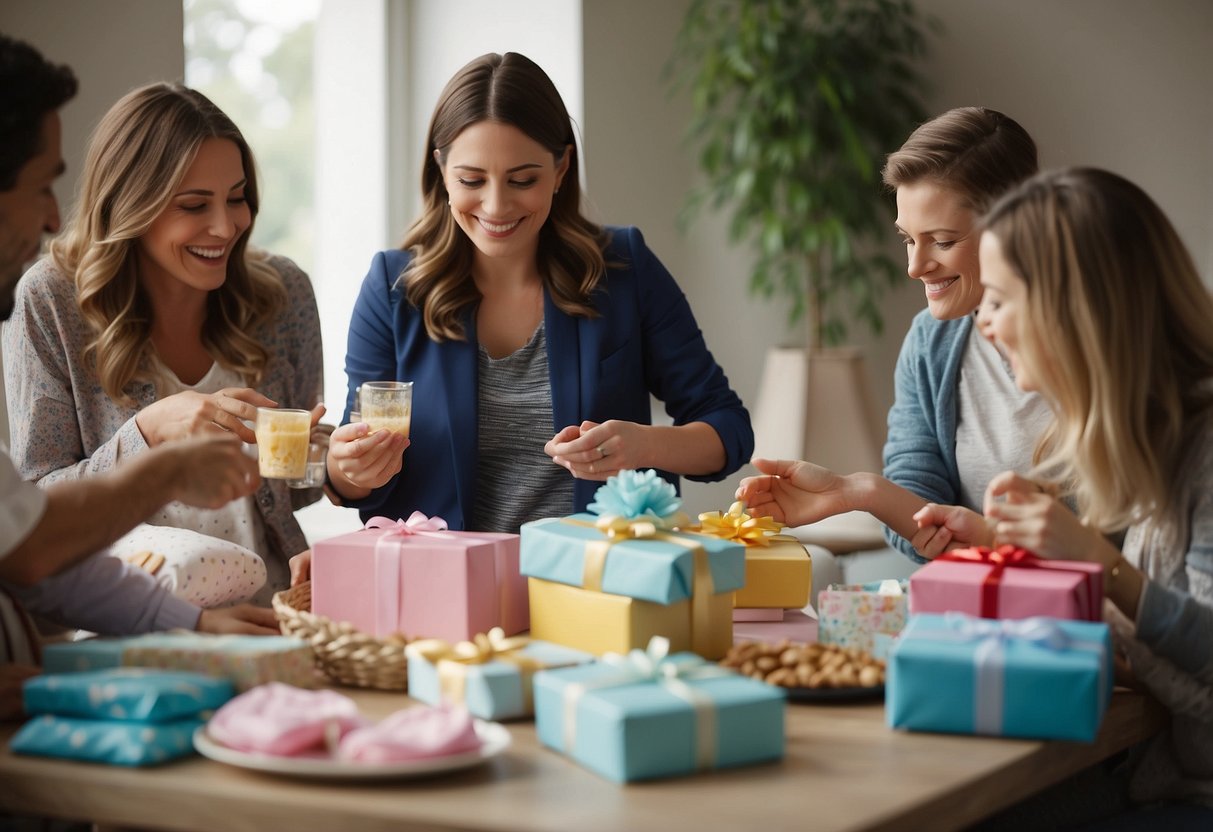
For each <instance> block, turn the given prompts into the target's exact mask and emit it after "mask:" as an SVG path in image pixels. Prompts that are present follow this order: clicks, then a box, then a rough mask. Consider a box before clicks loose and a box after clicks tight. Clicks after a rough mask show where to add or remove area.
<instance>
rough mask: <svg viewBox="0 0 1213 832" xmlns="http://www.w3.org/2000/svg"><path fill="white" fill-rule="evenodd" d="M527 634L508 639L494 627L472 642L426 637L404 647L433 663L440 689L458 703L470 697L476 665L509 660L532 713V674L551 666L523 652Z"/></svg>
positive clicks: (525, 701)
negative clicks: (469, 684) (472, 670)
mask: <svg viewBox="0 0 1213 832" xmlns="http://www.w3.org/2000/svg"><path fill="white" fill-rule="evenodd" d="M530 642H531V640H530V639H529V638H528V637H526V636H512V637H509V638H507V637H506V635H505V631H504V630H502V629H501V628H500V627H494V628H493V629H491V630H489V631H488V632H487V633H477V634H476V635H475V636H473V637H472V640H471V641H461V642H458V643H457V644H451V643H450V642H448V641H443V640H442V639H436V638H432V639H423V640H421V641H415V642H413V643H412V644H410V645H409V646H408V647H406V648H405V653H407V654H408V656H409V657H410V658H414V657H417V658H422V659H425V660H426V661H427V662H429V663H430V664H432V665H434V667H435V669H436V671H437V673H438V689H439V691H440V692H441V694H442V697H443V698H444V699H447V700H449V701H451V702H455V703H464V702H465V701H466V699H467V671H468V668H469V667H471V666H473V665H479V664H487V663H489V662H492V661H503V662H509V663H510V664H512V665H515V666H516V667H517V668H518V672H519V674H520V676H521V678H522V699H523V708H524V709H525V712H526V713H533V712H534V710H535V707H534V703H533V699H532V696H533V693H532V687H531V676H533V675H534V673H535V671H536V670H543V669H544V668H546V667H555V665H548V664H545V663H544V662H542V661H540V660H539V659H536V658H534V657H531V656H524V655H522V653H521V651H522V649H523V648H524V647H526V646H527V645H528V644H530Z"/></svg>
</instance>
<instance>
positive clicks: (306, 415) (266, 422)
mask: <svg viewBox="0 0 1213 832" xmlns="http://www.w3.org/2000/svg"><path fill="white" fill-rule="evenodd" d="M253 431H254V433H256V435H257V462H258V465H259V466H260V468H261V476H263V477H266V478H267V479H281V480H299V479H303V477H304V476H306V475H307V462H308V445H309V444H310V443H311V436H312V414H311V413H310V412H309V411H307V410H294V409H290V408H281V407H259V408H257V423H256V427H254V429H253Z"/></svg>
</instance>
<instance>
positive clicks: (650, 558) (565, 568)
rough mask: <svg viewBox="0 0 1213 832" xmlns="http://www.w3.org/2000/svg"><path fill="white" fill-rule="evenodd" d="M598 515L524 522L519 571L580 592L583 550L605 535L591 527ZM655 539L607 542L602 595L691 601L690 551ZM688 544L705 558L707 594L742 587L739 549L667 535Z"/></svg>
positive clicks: (692, 564)
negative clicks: (709, 589)
mask: <svg viewBox="0 0 1213 832" xmlns="http://www.w3.org/2000/svg"><path fill="white" fill-rule="evenodd" d="M597 520H598V516H597V515H594V514H573V515H570V516H569V517H567V518H548V519H545V520H534V521H531V522H530V523H524V524H523V526H522V529H521V536H522V540H521V544H520V545H521V555H520V560H519V570H520V571H521V572H522V574H523V575H529V576H531V577H533V578H543V579H544V580H547V581H555V582H557V583H562V584H567V585H569V586H576V587H584V584H585V559H586V547H587V545H588V544H590V543H601V542H603V541H605V540H607V539H608V538H607V535H606V534H605V533H604V532H602V531H600V530H599V529H597V528H595V526H594V524H595V522H597ZM662 534H666V533H664V532H662V533H659V535H658V537H650V538H629V539H622V540H618V541H617V542H614V543H612V545H611V547H610V550H609V551H608V552H607V556H606V563H605V566H604V567H603V570H602V591H603V592H605V593H608V594H611V595H627V596H629V597H631V598H637V599H640V600H642V601H653V602H656V603H658V604H667V605H668V604H673V603H676V602H678V601H682V600H685V599H687V598H690V597H691V594H692V589H693V587H694V582H693V575H694V568H695V551H694V548H691V547H688V546H686V545H682V544H679V543H674V542H669V541H668V540H661V539H660V536H661V535H662ZM668 535H669V536H670V537H675V538H679V539H681V540H687V541H693V542H694V543H695V544H696V546H697V547H698V548H700V549H702V550H703V551H704V552H705V553H706V559H707V561H706V562H707V569H708V572H709V573H710V574H711V576H712V592H713V593H720V592H732V591H733V590H736V589H741V587H743V586H745V546H744V545H743V544H740V543H734V542H732V541H728V540H723V539H721V538H717V537H711V536H709V535H698V534H688V533H683V532H677V531H675V532H669V533H668Z"/></svg>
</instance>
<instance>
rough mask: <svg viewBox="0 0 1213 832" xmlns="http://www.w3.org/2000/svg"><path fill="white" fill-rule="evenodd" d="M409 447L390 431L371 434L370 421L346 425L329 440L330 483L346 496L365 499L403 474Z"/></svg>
mask: <svg viewBox="0 0 1213 832" xmlns="http://www.w3.org/2000/svg"><path fill="white" fill-rule="evenodd" d="M409 444H410V443H409V440H408V439H406V438H404V437H403V436H401V435H400V434H398V433H392V432H391V431H388V430H377V431H375V432H374V433H370V426H369V425H367V424H366V422H351V423H350V424H348V425H342V426H341V427H339V428H337V429H336V430H334V431H333V434H332V436H331V437H329V454H328V472H329V480H331V481H332V483H333V487H334V488H335V489H336V490H337V493H338V494H339V495H341V496H342V497H345V498H346V499H351V500H358V499H361V498H363V497H365V496H367V495H368V494H370V493H371V491H372V490H374V489H376V488H379V487H381V486H383V485H386V484H387V482H388V481H389V480H390V479H391V478H392V477H394V476H396V475H397V474H398V473H400V469H401V468H402V467H403V466H404V450H405V448H407V447H408V446H409Z"/></svg>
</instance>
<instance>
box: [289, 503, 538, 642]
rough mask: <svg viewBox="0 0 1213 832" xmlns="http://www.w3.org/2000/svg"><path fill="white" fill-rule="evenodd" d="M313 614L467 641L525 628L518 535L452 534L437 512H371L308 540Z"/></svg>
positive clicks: (368, 627)
mask: <svg viewBox="0 0 1213 832" xmlns="http://www.w3.org/2000/svg"><path fill="white" fill-rule="evenodd" d="M312 612H313V613H315V614H317V615H324V616H327V617H329V618H331V619H333V620H335V621H348V622H349V623H350V624H352V625H354V626H355V627H357V628H358V629H359V630H361V631H362V632H364V633H369V634H371V635H374V636H376V637H380V638H382V637H384V636H387V635H391V634H392V633H403V634H404V635H405V636H407V637H408V638H409V639H414V638H441V639H446V640H448V641H462V640H468V639H471V638H472V637H473V636H475V635H476V634H477V633H486V632H488V631H489V630H491V629H492V628H493V627H500V628H501V629H502V630H504V631H505V634H506V635H513V634H514V633H520V632H522V631H524V630H527V629H529V628H530V608H529V606H528V600H527V585H526V578H524V577H523V576H522V575H521V574H519V572H518V535H516V534H504V533H495V532H456V531H451V530H449V529H447V527H446V522H445V521H444V520H443V519H442V518H441V517H429V518H427V517H426V516H425V515H424V514H421V512H413V514H412V516H411V517H409V519H408V520H389V519H387V518H386V517H374V518H372V519H371V520H369V521H368V522H367V524H366V528H364V529H360V530H359V531H356V532H350V533H349V534H343V535H340V536H338V537H333V538H330V539H328V540H322V541H319V542H318V543H316V544H315V545H313V546H312Z"/></svg>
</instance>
